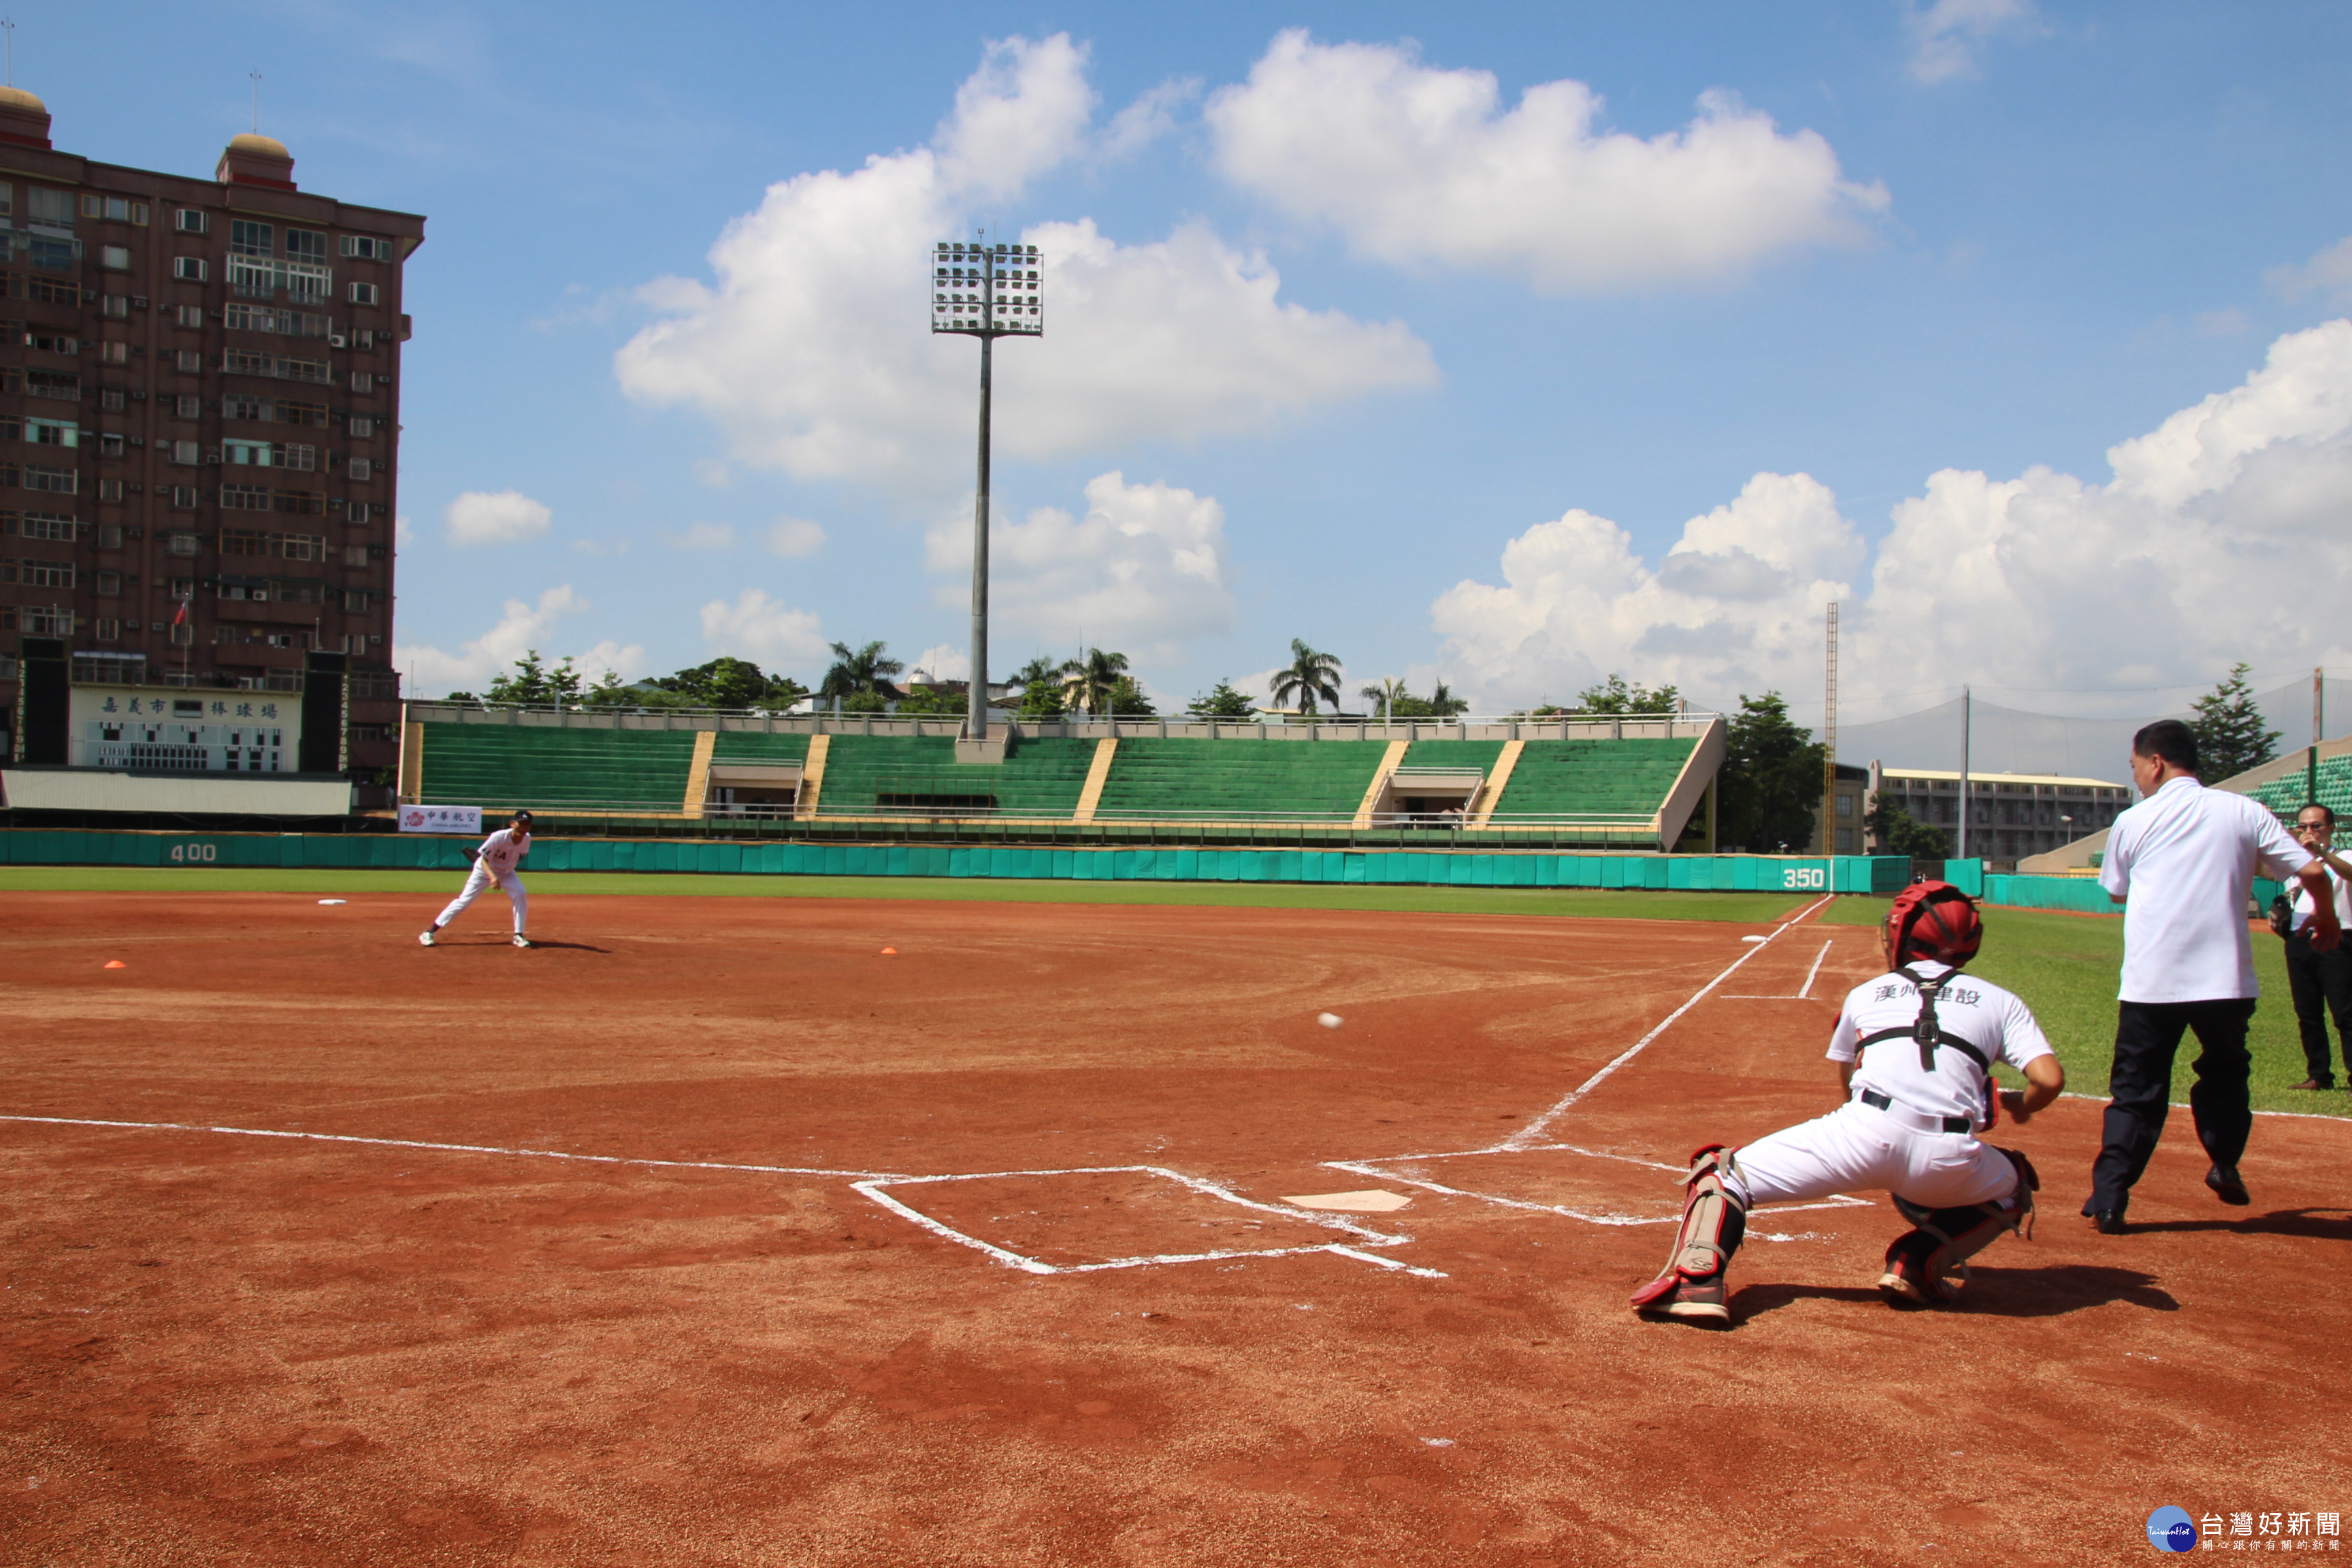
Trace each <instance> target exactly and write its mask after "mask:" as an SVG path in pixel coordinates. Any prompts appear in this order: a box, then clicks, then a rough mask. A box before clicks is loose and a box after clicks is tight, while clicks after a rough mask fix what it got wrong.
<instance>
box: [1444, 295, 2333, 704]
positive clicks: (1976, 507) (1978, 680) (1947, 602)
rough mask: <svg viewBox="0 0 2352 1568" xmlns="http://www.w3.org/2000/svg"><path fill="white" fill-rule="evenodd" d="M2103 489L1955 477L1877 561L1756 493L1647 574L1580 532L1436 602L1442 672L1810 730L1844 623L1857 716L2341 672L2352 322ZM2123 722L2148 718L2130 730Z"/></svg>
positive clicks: (1620, 536) (1800, 485)
mask: <svg viewBox="0 0 2352 1568" xmlns="http://www.w3.org/2000/svg"><path fill="white" fill-rule="evenodd" d="M2107 458H2108V461H2109V463H2110V465H2111V466H2112V468H2113V472H2114V478H2113V479H2111V480H2109V481H2108V482H2107V483H2105V484H2095V483H2088V482H2085V481H2084V480H2082V479H2076V478H2074V476H2072V475H2069V474H2063V473H2057V472H2053V470H2051V469H2049V468H2031V469H2029V470H2028V471H2027V472H2026V473H2024V474H2023V475H2022V476H2021V477H2019V478H2017V479H2006V480H1995V479H1990V478H1988V477H1987V476H1986V475H1984V474H1982V473H1974V472H1963V471H1961V470H1958V469H1950V468H1947V469H1945V470H1943V471H1941V472H1939V473H1937V474H1935V475H1933V476H1932V477H1930V478H1929V479H1928V480H1927V486H1926V489H1925V492H1924V493H1923V494H1921V495H1918V496H1916V497H1914V498H1912V499H1910V500H1905V501H1904V502H1902V503H1901V504H1900V505H1898V506H1897V507H1895V510H1894V526H1893V528H1892V530H1891V531H1889V532H1888V533H1887V534H1886V536H1885V538H1884V539H1882V540H1881V541H1880V542H1879V543H1878V546H1877V549H1876V552H1875V557H1874V559H1870V558H1869V557H1870V552H1868V551H1867V550H1866V549H1865V547H1864V544H1863V542H1862V541H1861V538H1860V536H1859V534H1858V533H1857V532H1856V531H1855V530H1854V528H1853V525H1852V524H1851V523H1850V522H1848V521H1846V520H1845V519H1844V518H1843V516H1841V515H1840V514H1839V512H1838V510H1837V506H1836V500H1835V498H1834V497H1833V496H1832V494H1831V493H1830V492H1829V490H1828V489H1825V488H1824V487H1822V485H1820V484H1819V483H1817V482H1816V481H1814V480H1812V479H1809V478H1807V477H1805V476H1803V475H1793V476H1782V475H1777V474H1759V475H1758V476H1756V478H1755V479H1751V480H1750V481H1749V482H1748V486H1747V487H1746V488H1745V489H1743V490H1742V491H1741V493H1740V496H1739V498H1738V500H1735V501H1733V502H1731V503H1730V504H1729V505H1728V506H1726V507H1720V508H1717V510H1714V511H1712V512H1710V513H1708V514H1707V515H1706V516H1705V517H1700V518H1694V519H1693V520H1691V521H1690V522H1689V523H1687V524H1685V528H1684V531H1683V534H1682V537H1681V539H1680V540H1679V541H1678V542H1676V543H1675V546H1674V547H1673V549H1671V550H1670V551H1669V552H1667V553H1666V554H1665V555H1664V557H1663V559H1661V560H1660V561H1659V563H1657V564H1656V565H1655V566H1652V565H1650V564H1649V563H1646V562H1644V561H1643V559H1642V558H1641V557H1640V556H1639V555H1637V554H1636V553H1635V552H1634V551H1633V547H1632V542H1631V540H1630V539H1629V537H1628V536H1627V534H1626V533H1625V531H1623V530H1622V529H1621V528H1619V527H1618V526H1617V525H1616V524H1615V523H1613V522H1611V521H1608V520H1607V519H1604V518H1599V517H1595V516H1593V515H1591V513H1589V512H1584V511H1576V510H1571V511H1570V512H1568V513H1567V514H1566V515H1564V516H1562V517H1561V518H1559V519H1558V520H1557V521H1550V522H1544V523H1538V524H1537V525H1536V526H1535V527H1533V528H1530V529H1528V531H1526V532H1524V533H1522V534H1520V535H1519V536H1518V537H1517V538H1515V539H1513V540H1511V541H1510V542H1508V543H1507V545H1505V547H1504V550H1503V557H1502V572H1501V576H1502V581H1501V582H1500V583H1499V584H1491V583H1480V582H1464V583H1461V584H1457V585H1455V586H1454V588H1452V589H1449V590H1448V591H1447V592H1446V593H1444V595H1440V596H1439V597H1438V599H1437V600H1436V602H1435V603H1434V605H1433V606H1432V610H1431V614H1432V619H1433V623H1434V625H1435V626H1436V628H1437V629H1438V630H1439V631H1440V632H1441V633H1443V634H1444V636H1445V637H1446V638H1447V639H1448V640H1447V642H1446V645H1445V649H1444V655H1443V656H1442V658H1441V659H1440V661H1439V664H1438V666H1437V668H1439V669H1442V670H1443V671H1444V673H1445V674H1446V675H1447V676H1448V678H1449V679H1454V681H1455V683H1456V684H1457V685H1461V686H1464V687H1465V688H1467V689H1469V690H1470V691H1471V692H1472V693H1473V694H1474V695H1475V697H1476V699H1477V700H1478V701H1479V703H1480V706H1481V707H1482V708H1495V707H1501V706H1511V705H1517V704H1518V703H1520V702H1526V701H1532V700H1540V699H1544V698H1550V699H1552V700H1560V699H1562V698H1565V697H1568V696H1570V695H1572V694H1573V693H1574V692H1575V691H1577V690H1578V689H1580V688H1582V687H1583V686H1585V685H1587V684H1589V683H1591V681H1592V680H1594V679H1598V678H1600V677H1601V676H1604V675H1606V674H1607V673H1608V672H1610V671H1612V670H1621V671H1623V672H1624V673H1626V674H1627V675H1629V676H1631V677H1633V679H1640V680H1643V681H1647V682H1650V683H1652V684H1655V683H1658V682H1661V681H1673V682H1675V683H1676V684H1678V685H1680V686H1681V687H1682V688H1683V689H1684V690H1685V692H1686V693H1688V694H1690V695H1692V696H1694V697H1696V698H1699V699H1701V700H1711V701H1717V702H1728V701H1730V700H1732V698H1733V697H1735V696H1736V695H1737V694H1738V693H1740V692H1743V691H1744V692H1749V693H1755V692H1760V691H1762V690H1764V689H1767V688H1778V689H1780V690H1782V691H1783V692H1785V693H1787V694H1788V695H1789V696H1790V698H1791V700H1794V701H1796V702H1797V703H1799V704H1800V705H1801V707H1802V706H1803V705H1805V704H1812V705H1813V706H1814V707H1815V708H1816V710H1817V709H1818V701H1819V699H1818V697H1817V696H1816V695H1815V694H1816V693H1817V692H1818V691H1819V690H1820V688H1821V679H1822V674H1821V670H1822V610H1823V606H1824V605H1825V604H1826V602H1827V601H1828V600H1830V599H1832V598H1834V599H1839V600H1842V601H1843V611H1842V617H1841V618H1842V623H1843V625H1842V634H1843V668H1844V686H1845V688H1846V691H1847V699H1846V705H1845V711H1846V713H1847V715H1848V716H1849V717H1857V716H1859V714H1860V713H1862V712H1864V711H1865V710H1868V708H1869V704H1870V703H1871V702H1872V700H1873V694H1874V693H1884V694H1885V701H1886V702H1887V703H1889V704H1891V707H1886V706H1882V707H1881V708H1879V709H1878V711H1881V712H1884V711H1889V710H1905V709H1906V707H1917V706H1921V705H1923V704H1924V703H1926V702H1929V701H1933V700H1937V697H1938V696H1940V695H1942V694H1946V693H1948V692H1949V693H1952V694H1956V691H1957V688H1958V686H1959V684H1960V683H1961V682H1962V681H1970V682H1973V683H1974V684H1976V685H1977V686H1978V688H1979V690H1983V689H1987V688H1991V689H2011V690H2031V691H2052V690H2064V691H2066V692H2068V693H2069V696H2068V697H2067V698H2066V700H2067V701H2068V702H2069V703H2070V704H2073V705H2074V706H2075V708H2076V710H2078V711H2081V710H2087V709H2089V708H2091V707H2095V706H2097V699H2096V698H2095V697H2094V696H2091V695H2087V694H2089V693H2094V692H2097V691H2103V690H2111V691H2116V692H2118V693H2120V694H2121V695H2119V696H2118V697H2117V699H2116V700H2117V702H2119V703H2122V704H2125V705H2126V706H2127V707H2128V706H2130V705H2134V704H2137V705H2138V707H2145V705H2146V701H2147V699H2146V696H2145V693H2144V691H2126V689H2145V688H2151V687H2169V686H2177V685H2182V684H2188V685H2198V684H2201V683H2204V682H2210V681H2211V680H2213V679H2218V678H2219V677H2220V675H2221V673H2222V672H2224V671H2226V670H2227V668H2229V667H2230V666H2231V664H2233V663H2235V662H2237V661H2238V660H2241V659H2243V660H2245V661H2246V662H2248V663H2251V664H2252V665H2254V666H2255V667H2256V668H2258V669H2265V668H2266V669H2278V668H2307V667H2309V666H2311V665H2313V664H2315V663H2341V662H2343V661H2345V660H2346V659H2347V658H2352V635H2348V634H2347V631H2346V630H2345V629H2344V627H2343V623H2342V619H2341V617H2339V616H2334V615H2332V614H2329V613H2327V612H2326V611H2325V610H2324V609H2312V608H2305V607H2304V606H2303V605H2300V604H2298V603H2295V602H2294V595H2295V592H2296V590H2297V588H2298V587H2299V586H2300V585H2302V584H2311V583H2333V582H2340V581H2343V580H2345V579H2346V577H2347V575H2352V530H2347V529H2346V528H2345V527H2344V526H2343V519H2344V516H2345V515H2346V513H2347V510H2352V321H2330V322H2328V323H2326V325H2324V326H2321V327H2316V328H2314V329H2312V330H2311V331H2304V332H2297V333H2293V334H2290V335H2288V336H2286V337H2283V338H2281V339H2279V340H2278V341H2277V342H2275V343H2273V345H2272V347H2271V352H2270V354H2269V357H2268V360H2267V363H2265V364H2264V365H2263V368H2262V369H2260V370H2258V371H2256V372H2254V373H2253V374H2251V375H2249V376H2248V377H2247V378H2246V381H2245V382H2244V384H2242V385H2241V386H2238V387H2236V388H2234V389H2232V390H2231V391H2229V392H2225V393H2219V394H2216V395H2213V396H2210V397H2208V398H2206V399H2205V400H2204V401H2203V402H2201V403H2200V404H2199V405H2196V406H2195V407H2193V408H2187V409H2183V410H2182V411H2180V412H2179V413H2178V414H2175V415H2173V416H2171V417H2170V418H2168V419H2167V420H2165V422H2164V423H2163V424H2162V425H2161V426H2158V428H2157V429H2155V430H2153V431H2151V432H2149V433H2147V435H2144V436H2139V437H2134V438H2132V439H2130V440H2127V441H2124V442H2121V443H2119V444H2118V445H2116V447H2112V448H2110V449H2109V451H2108V453H2107ZM2132 710H2135V711H2137V708H2133V709H2132Z"/></svg>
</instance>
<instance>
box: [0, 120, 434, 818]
mask: <svg viewBox="0 0 2352 1568" xmlns="http://www.w3.org/2000/svg"><path fill="white" fill-rule="evenodd" d="M49 125H50V119H49V112H48V110H47V108H46V107H45V106H44V105H43V104H42V102H41V100H39V99H37V98H36V97H35V96H33V95H32V94H31V93H29V92H26V91H24V90H22V89H15V88H9V89H0V289H4V290H5V298H0V721H5V727H6V730H7V731H8V733H7V735H6V738H5V739H6V749H5V752H0V755H5V756H6V757H8V758H10V759H12V760H14V761H16V762H19V763H68V761H69V759H68V756H67V755H66V754H65V753H64V751H63V748H64V745H65V739H66V734H65V726H66V722H67V705H66V701H65V691H64V690H63V689H61V687H60V686H58V683H55V682H52V681H51V680H50V679H49V678H48V675H47V672H49V671H53V670H59V667H61V666H62V670H61V671H60V672H61V673H64V674H66V675H67V676H68V679H69V680H70V683H71V685H73V686H75V687H96V686H104V687H110V688H116V689H121V690H124V691H129V692H131V693H132V696H131V698H129V699H126V700H135V698H136V693H137V691H138V690H139V689H144V688H158V687H168V688H177V689H180V690H179V691H178V692H177V693H176V694H175V702H176V706H177V708H179V709H185V708H187V707H188V705H189V703H190V701H191V700H202V701H203V703H204V704H205V706H206V707H210V706H212V705H214V704H218V705H219V706H220V708H221V710H222V713H223V716H224V717H229V718H233V717H234V716H235V714H234V708H235V706H236V703H235V702H234V700H233V699H234V694H235V693H236V692H240V691H244V692H260V693H281V692H282V693H294V692H299V691H303V690H305V689H306V687H308V686H310V685H314V684H318V683H320V682H321V681H331V682H332V683H333V684H334V685H336V686H337V687H339V688H340V689H339V690H338V691H337V692H336V693H334V698H335V700H331V701H327V702H324V703H323V704H322V703H320V701H318V700H315V699H314V700H313V701H312V702H311V703H310V705H309V706H310V710H311V713H312V716H313V717H314V718H316V719H319V720H320V721H330V722H331V723H333V724H334V726H335V727H336V729H337V730H338V731H340V733H339V734H338V735H336V736H335V737H333V739H334V740H335V742H336V743H335V744H333V745H331V746H325V747H324V748H323V749H322V748H321V747H320V746H319V745H317V744H314V745H313V746H311V747H309V748H306V750H305V752H304V755H305V757H306V758H309V759H312V760H310V761H306V762H305V763H304V764H303V765H304V766H305V767H306V768H311V767H316V766H318V765H320V764H319V763H318V762H317V761H316V759H318V758H320V757H326V758H331V759H332V761H331V763H327V764H326V765H329V766H334V767H337V768H339V769H348V770H349V771H351V772H352V773H369V772H373V770H376V769H388V768H390V767H392V766H393V765H394V763H395V761H396V759H397V753H398V745H397V738H396V733H395V730H396V719H397V712H398V708H397V702H398V697H399V692H398V689H397V680H396V678H395V676H394V672H393V668H392V662H391V653H392V646H393V607H394V600H393V595H394V564H395V563H394V517H395V516H396V515H397V503H398V496H397V491H396V479H395V476H396V474H397V472H398V463H399V448H400V385H401V364H400V358H401V347H400V345H401V344H402V343H404V342H406V341H407V339H408V336H409V321H408V317H407V316H406V315H405V314H404V313H403V311H402V301H401V271H402V267H403V264H404V262H405V261H406V259H407V258H408V256H409V253H410V252H412V251H413V250H415V248H416V247H417V246H418V245H420V244H422V243H423V241H424V237H425V220H424V219H423V218H421V217H419V216H415V215H414V214H409V213H397V212H387V211H384V210H382V209H380V208H374V207H364V206H355V205H350V204H347V203H344V202H340V201H337V200H336V199H335V198H333V197H332V196H324V195H317V194H316V193H313V192H307V191H303V190H301V189H299V188H298V186H297V185H296V184H295V181H294V159H293V156H292V154H291V153H289V152H288V151H287V149H286V148H285V147H284V145H282V144H281V143H279V142H276V141H274V140H272V139H271V138H269V137H267V136H260V135H242V136H238V137H236V138H235V139H234V140H233V141H231V142H229V144H228V146H227V148H226V150H225V151H224V152H223V153H221V155H220V158H219V161H218V163H217V164H216V166H215V169H214V172H213V177H212V178H211V179H209V180H205V179H195V178H190V177H188V176H185V175H180V174H159V173H155V172H152V171H150V170H144V169H130V168H122V167H118V166H116V165H113V164H108V163H96V162H93V161H91V160H89V159H86V158H82V157H79V156H78V155H76V154H73V153H61V152H58V151H57V150H56V148H55V147H53V146H52V145H51V142H50V138H49ZM28 677H29V678H33V679H29V680H28ZM223 693H227V694H230V695H229V697H228V698H224V696H223ZM327 695H328V694H327V693H326V692H324V691H320V692H319V693H317V694H316V696H317V697H325V696H327ZM118 706H120V705H119V704H118ZM159 710H160V705H159ZM316 728H317V726H316V725H315V724H314V725H313V729H314V730H315V729H316ZM316 740H317V737H315V736H314V742H315V741H316ZM70 760H74V761H79V759H78V758H76V759H70ZM155 765H158V766H162V765H164V764H162V763H158V764H155ZM182 765H184V764H182ZM199 765H212V766H218V765H219V764H218V762H217V760H215V761H214V762H213V763H209V764H199ZM228 765H229V766H231V767H234V766H235V765H236V763H234V762H231V763H229V764H228Z"/></svg>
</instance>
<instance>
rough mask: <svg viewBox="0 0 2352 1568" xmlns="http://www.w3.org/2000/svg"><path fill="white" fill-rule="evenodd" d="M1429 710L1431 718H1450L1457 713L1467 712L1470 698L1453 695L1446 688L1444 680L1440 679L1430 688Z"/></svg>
mask: <svg viewBox="0 0 2352 1568" xmlns="http://www.w3.org/2000/svg"><path fill="white" fill-rule="evenodd" d="M1429 711H1430V716H1431V717H1432V718H1436V719H1451V718H1454V717H1455V716H1456V715H1458V714H1463V713H1467V712H1469V711H1470V700H1469V699H1468V698H1466V697H1456V696H1454V693H1453V692H1452V691H1451V690H1449V689H1447V688H1446V685H1445V682H1444V681H1442V680H1441V681H1439V682H1438V683H1437V684H1436V686H1434V687H1433V688H1432V689H1431V690H1430V693H1429Z"/></svg>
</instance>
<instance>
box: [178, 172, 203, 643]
mask: <svg viewBox="0 0 2352 1568" xmlns="http://www.w3.org/2000/svg"><path fill="white" fill-rule="evenodd" d="M197 216H199V217H201V216H204V215H203V214H201V213H199V214H198V215H197ZM172 646H173V647H195V646H196V624H195V622H194V621H178V620H175V621H173V623H172Z"/></svg>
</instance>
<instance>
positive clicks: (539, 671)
mask: <svg viewBox="0 0 2352 1568" xmlns="http://www.w3.org/2000/svg"><path fill="white" fill-rule="evenodd" d="M579 696H580V672H579V671H578V670H576V669H574V668H572V660H571V658H569V657H568V656H567V657H566V658H564V659H563V660H562V662H560V663H558V664H557V665H555V666H554V667H553V668H549V667H548V666H547V665H545V664H543V663H541V660H540V657H539V650H538V649H537V648H535V647H534V648H525V649H524V650H523V656H522V657H521V658H519V659H517V660H515V666H514V668H513V669H512V670H511V671H509V672H506V673H503V674H500V675H498V676H495V677H493V678H492V679H491V680H490V689H489V694H488V700H489V701H492V702H509V703H512V704H514V705H515V706H516V707H518V708H540V707H557V708H560V707H562V706H564V705H565V704H567V703H570V702H573V701H576V700H578V699H579Z"/></svg>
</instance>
